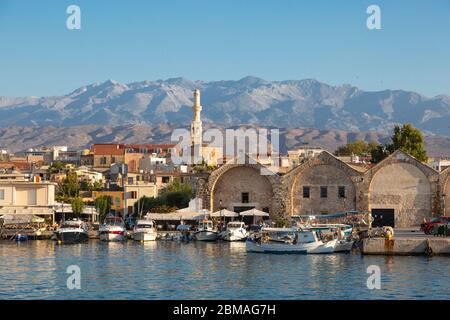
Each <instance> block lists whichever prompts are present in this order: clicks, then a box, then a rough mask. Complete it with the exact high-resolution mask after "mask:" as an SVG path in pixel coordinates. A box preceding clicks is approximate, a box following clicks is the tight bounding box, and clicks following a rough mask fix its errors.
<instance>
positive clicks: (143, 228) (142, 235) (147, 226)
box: [133, 220, 158, 241]
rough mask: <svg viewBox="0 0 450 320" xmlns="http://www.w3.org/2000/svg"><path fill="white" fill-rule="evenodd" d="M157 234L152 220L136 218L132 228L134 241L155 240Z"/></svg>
mask: <svg viewBox="0 0 450 320" xmlns="http://www.w3.org/2000/svg"><path fill="white" fill-rule="evenodd" d="M157 235H158V232H157V230H156V227H155V222H154V221H153V220H138V221H137V223H136V225H135V226H134V229H133V239H134V240H136V241H155V240H156V236H157Z"/></svg>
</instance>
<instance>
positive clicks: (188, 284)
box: [0, 241, 450, 300]
mask: <svg viewBox="0 0 450 320" xmlns="http://www.w3.org/2000/svg"><path fill="white" fill-rule="evenodd" d="M449 263H450V258H448V257H433V258H431V259H427V258H424V257H382V256H360V255H358V254H334V255H269V254H257V253H246V251H245V244H244V243H231V244H230V243H199V242H191V243H189V244H183V243H177V242H163V241H161V242H152V243H145V244H142V243H135V242H132V241H128V242H125V243H102V242H99V241H90V242H89V243H86V244H80V245H57V244H55V243H53V242H52V241H29V242H27V243H14V242H0V299H127V300H129V299H352V298H353V299H394V298H395V299H450V267H449ZM70 265H78V266H79V267H80V270H81V289H80V290H69V289H68V288H67V285H66V281H67V278H68V277H69V276H70V275H69V274H67V273H66V271H67V267H68V266H70ZM370 265H378V266H379V267H380V269H381V290H372V291H371V290H369V289H367V286H366V281H367V277H368V276H369V274H367V273H366V271H367V267H368V266H370Z"/></svg>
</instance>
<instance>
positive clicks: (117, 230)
mask: <svg viewBox="0 0 450 320" xmlns="http://www.w3.org/2000/svg"><path fill="white" fill-rule="evenodd" d="M98 231H99V234H100V240H101V241H124V240H125V239H126V236H127V229H126V228H125V223H124V222H123V219H122V218H121V217H118V216H108V217H106V218H105V222H104V223H103V224H102V225H101V226H100V227H99V229H98Z"/></svg>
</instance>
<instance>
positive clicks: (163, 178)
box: [162, 177, 170, 183]
mask: <svg viewBox="0 0 450 320" xmlns="http://www.w3.org/2000/svg"><path fill="white" fill-rule="evenodd" d="M169 182H170V177H162V183H169Z"/></svg>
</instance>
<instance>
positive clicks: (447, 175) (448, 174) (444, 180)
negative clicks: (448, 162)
mask: <svg viewBox="0 0 450 320" xmlns="http://www.w3.org/2000/svg"><path fill="white" fill-rule="evenodd" d="M439 189H440V190H441V192H440V196H441V197H440V204H441V208H442V210H441V212H442V214H444V215H446V216H450V168H447V169H445V170H444V171H442V172H441V174H440V175H439Z"/></svg>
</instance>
